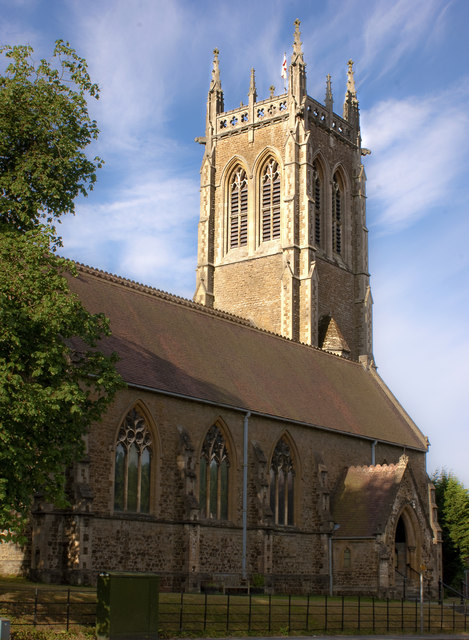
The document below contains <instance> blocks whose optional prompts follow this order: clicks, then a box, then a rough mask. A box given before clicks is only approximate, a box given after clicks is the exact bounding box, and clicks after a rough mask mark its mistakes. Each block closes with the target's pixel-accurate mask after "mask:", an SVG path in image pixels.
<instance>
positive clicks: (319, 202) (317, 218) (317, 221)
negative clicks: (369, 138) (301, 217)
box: [312, 160, 323, 246]
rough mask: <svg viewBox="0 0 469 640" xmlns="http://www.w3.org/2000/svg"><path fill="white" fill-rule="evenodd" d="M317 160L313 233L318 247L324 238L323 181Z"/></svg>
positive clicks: (314, 173)
mask: <svg viewBox="0 0 469 640" xmlns="http://www.w3.org/2000/svg"><path fill="white" fill-rule="evenodd" d="M321 178H322V177H321V173H320V170H319V166H318V163H317V162H316V160H315V161H314V163H313V198H314V216H313V221H312V222H313V231H312V237H313V241H314V243H315V244H317V245H318V246H319V245H320V244H321V237H322V228H321V227H322V221H321V218H322V208H323V198H322V179H321Z"/></svg>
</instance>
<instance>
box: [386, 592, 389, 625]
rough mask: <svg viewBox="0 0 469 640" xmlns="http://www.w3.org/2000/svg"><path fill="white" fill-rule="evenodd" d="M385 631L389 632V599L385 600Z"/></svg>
mask: <svg viewBox="0 0 469 640" xmlns="http://www.w3.org/2000/svg"><path fill="white" fill-rule="evenodd" d="M386 631H389V598H386Z"/></svg>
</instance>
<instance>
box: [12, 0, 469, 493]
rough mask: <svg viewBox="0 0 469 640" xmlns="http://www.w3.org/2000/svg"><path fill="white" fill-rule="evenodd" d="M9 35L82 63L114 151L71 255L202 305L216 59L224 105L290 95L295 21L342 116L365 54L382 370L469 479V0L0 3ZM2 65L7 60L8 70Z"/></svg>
mask: <svg viewBox="0 0 469 640" xmlns="http://www.w3.org/2000/svg"><path fill="white" fill-rule="evenodd" d="M0 15H1V20H0V43H1V44H12V45H13V44H30V45H31V46H32V47H33V48H34V50H35V57H36V58H37V59H39V58H41V57H45V58H50V56H51V53H52V50H53V45H54V42H55V40H56V39H58V38H62V39H64V40H66V41H69V42H70V44H71V45H72V46H73V47H74V48H75V49H76V50H77V52H78V53H79V55H81V56H82V57H84V58H86V60H87V61H88V66H89V71H90V74H91V77H92V79H93V81H94V82H97V83H98V84H99V86H100V90H101V93H100V99H99V101H97V102H96V101H94V100H93V101H92V102H90V105H89V108H90V113H91V115H92V117H93V118H95V119H96V120H97V121H98V126H99V128H100V132H101V133H100V137H99V140H98V141H97V142H95V143H93V145H92V147H90V148H89V155H90V156H95V155H99V156H100V157H102V158H103V159H104V160H105V165H104V168H103V169H101V170H100V171H99V173H98V182H97V185H96V187H95V189H94V191H93V192H91V193H90V195H89V196H88V197H87V198H86V199H83V198H82V199H80V200H78V201H77V206H76V215H75V216H74V217H72V216H69V217H66V218H64V220H63V223H62V225H61V227H60V229H59V231H60V233H61V235H62V237H63V249H62V254H63V255H65V256H67V257H70V258H73V259H74V260H77V261H79V262H82V263H85V264H88V265H91V266H94V267H97V268H99V269H103V270H105V271H109V272H112V273H116V274H118V275H121V276H124V277H127V278H130V279H132V280H136V281H138V282H142V283H144V284H148V285H151V286H154V287H156V288H158V289H162V290H165V291H170V292H171V293H175V294H178V295H181V296H184V297H186V298H192V295H193V293H194V289H195V266H196V255H197V222H198V213H199V179H200V175H199V170H200V163H201V160H202V153H203V147H201V146H200V145H198V144H196V143H195V142H194V138H196V137H197V136H203V135H204V127H205V107H206V97H207V91H208V88H209V83H210V74H211V68H212V60H213V49H214V48H215V47H217V48H218V49H219V50H220V69H221V82H222V87H223V90H224V97H225V108H226V109H232V108H235V107H237V106H238V105H239V104H240V102H241V101H242V100H243V101H244V102H245V103H246V102H247V94H248V90H249V79H250V69H251V67H254V68H255V70H256V84H257V91H258V99H259V100H261V99H264V98H267V97H268V95H269V87H270V85H272V84H273V85H275V86H276V87H277V89H276V93H281V92H282V91H283V86H282V83H283V81H282V79H281V78H280V68H281V63H282V60H283V54H284V52H287V58H288V59H289V57H290V55H291V52H292V43H293V31H294V25H293V23H294V21H295V19H297V18H298V19H299V20H300V21H301V26H300V31H301V40H302V42H303V51H304V57H305V61H306V63H307V69H306V71H307V91H308V94H309V95H310V96H311V97H313V98H315V99H317V100H319V101H320V102H323V101H324V94H325V79H326V75H327V74H328V73H330V74H331V76H332V89H333V93H334V110H335V111H336V112H338V113H341V111H342V103H343V99H344V94H345V86H346V75H347V61H348V60H349V59H350V58H351V59H353V60H354V62H355V65H354V69H355V83H356V87H357V92H358V99H359V101H360V115H361V127H362V137H363V145H364V146H365V147H367V148H369V149H371V151H372V154H371V155H369V156H367V157H366V158H365V159H364V164H365V169H366V174H367V178H368V182H367V196H368V200H367V225H368V229H369V251H370V271H371V276H372V277H371V286H372V294H373V300H374V306H373V321H374V355H375V360H376V364H377V366H378V372H379V374H380V375H381V376H382V378H383V379H384V380H385V382H386V383H387V384H388V386H389V387H390V389H391V390H392V392H393V393H394V394H395V395H396V397H397V398H398V399H399V401H400V402H401V404H402V405H403V406H404V407H405V409H406V411H407V412H408V413H409V415H410V416H411V417H412V418H413V420H414V421H415V422H416V423H417V425H418V426H419V428H420V429H421V430H422V431H423V433H424V434H425V435H427V436H428V438H429V440H430V443H431V447H430V451H429V455H428V471H429V473H432V472H433V471H435V470H436V469H441V468H446V469H447V470H448V471H452V472H453V473H454V474H455V475H456V476H457V477H458V478H459V479H460V480H461V481H462V482H463V483H464V485H465V486H466V487H468V488H469V439H468V432H469V417H468V414H466V408H465V400H466V399H467V398H468V397H469V375H468V373H469V371H468V369H469V366H468V362H469V334H468V331H467V317H468V313H469V252H468V251H467V238H468V237H469V215H468V206H469V205H468V203H469V180H468V177H467V168H468V164H469V163H468V160H469V111H468V108H467V105H468V104H469V68H468V65H467V62H468V60H469V29H468V24H469V2H467V0H411V1H410V0H309V1H308V2H305V0H271V1H270V2H268V3H267V4H266V3H262V2H257V3H256V2H246V1H245V0H238V2H227V1H225V0H164V1H163V0H92V1H91V0H0ZM2 64H3V61H0V65H2Z"/></svg>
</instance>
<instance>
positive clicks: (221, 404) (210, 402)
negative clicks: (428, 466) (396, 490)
mask: <svg viewBox="0 0 469 640" xmlns="http://www.w3.org/2000/svg"><path fill="white" fill-rule="evenodd" d="M124 382H125V383H126V385H127V386H128V387H131V388H133V389H140V390H141V391H150V392H152V393H159V394H161V395H164V396H169V397H171V398H179V399H181V400H189V401H191V402H201V403H202V404H207V405H209V406H212V407H219V408H221V409H228V410H230V411H239V412H241V413H244V414H246V413H247V412H249V414H250V415H251V416H258V417H261V418H268V419H269V420H277V421H279V422H287V423H288V424H295V425H298V426H301V427H310V428H313V429H318V430H319V431H327V432H328V433H335V434H339V435H342V436H348V437H349V438H358V439H359V440H365V441H366V442H371V443H373V442H377V443H378V442H379V443H381V444H389V445H391V446H393V447H400V448H402V447H404V448H405V449H409V450H411V451H418V452H420V453H426V452H427V450H426V448H424V449H420V448H418V447H415V446H412V445H407V444H403V443H402V442H393V441H392V440H376V438H373V437H371V436H363V435H361V434H357V433H350V432H349V431H342V430H341V429H333V428H332V427H324V426H321V425H317V424H314V423H312V422H303V421H301V420H294V419H293V418H284V417H282V416H275V415H273V414H271V413H264V412H262V411H255V410H252V409H251V410H249V409H248V408H247V407H237V406H235V405H231V404H226V403H224V402H214V401H213V400H206V399H205V398H197V397H195V396H188V395H185V394H183V393H176V392H174V391H165V390H163V389H155V388H154V387H147V386H146V385H142V384H136V383H134V382H126V381H124Z"/></svg>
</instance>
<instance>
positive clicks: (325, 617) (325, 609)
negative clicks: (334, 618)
mask: <svg viewBox="0 0 469 640" xmlns="http://www.w3.org/2000/svg"><path fill="white" fill-rule="evenodd" d="M324 631H327V593H326V595H325V596H324Z"/></svg>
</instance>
